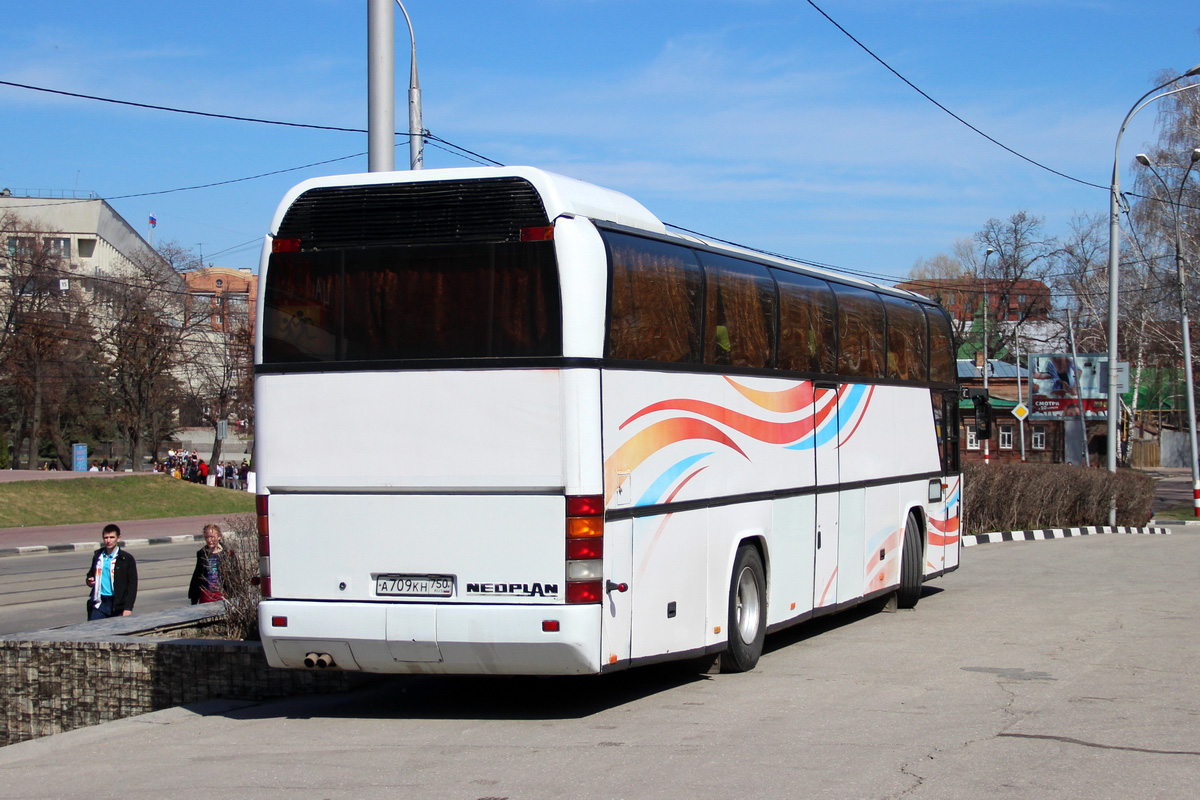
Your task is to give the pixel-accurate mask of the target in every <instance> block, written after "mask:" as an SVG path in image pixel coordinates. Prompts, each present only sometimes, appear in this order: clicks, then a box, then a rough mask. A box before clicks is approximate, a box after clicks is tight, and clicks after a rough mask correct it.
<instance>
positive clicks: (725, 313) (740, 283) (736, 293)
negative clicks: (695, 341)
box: [700, 253, 776, 369]
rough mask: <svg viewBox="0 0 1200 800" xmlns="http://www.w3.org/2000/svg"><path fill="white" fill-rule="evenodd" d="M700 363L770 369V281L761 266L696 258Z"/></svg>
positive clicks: (772, 285)
mask: <svg viewBox="0 0 1200 800" xmlns="http://www.w3.org/2000/svg"><path fill="white" fill-rule="evenodd" d="M700 260H701V263H702V264H703V265H704V273H705V278H706V281H705V284H706V292H705V295H706V300H705V316H704V319H705V322H704V327H705V330H704V363H706V364H722V365H731V366H735V367H758V368H760V369H761V368H766V367H773V366H774V365H775V305H776V301H775V281H774V280H772V279H771V274H770V273H769V272H768V271H767V268H766V267H764V266H762V265H761V264H755V263H753V262H750V261H742V260H740V259H736V258H729V257H728V256H720V255H715V254H713V253H702V254H701V255H700Z"/></svg>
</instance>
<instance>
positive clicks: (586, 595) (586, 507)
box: [567, 495, 604, 603]
mask: <svg viewBox="0 0 1200 800" xmlns="http://www.w3.org/2000/svg"><path fill="white" fill-rule="evenodd" d="M603 556H604V498H603V497H602V496H600V495H586V496H580V497H568V498H567V602H568V603H599V602H601V601H602V600H603V599H604V590H603V588H602V585H601V581H600V580H596V579H597V578H599V577H600V576H601V575H602V574H603V571H604V564H603V561H602V558H603ZM573 576H574V577H575V578H576V580H572V579H571V578H572V577H573Z"/></svg>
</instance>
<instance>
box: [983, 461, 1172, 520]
mask: <svg viewBox="0 0 1200 800" xmlns="http://www.w3.org/2000/svg"><path fill="white" fill-rule="evenodd" d="M1114 494H1115V495H1116V498H1117V524H1118V525H1129V526H1142V525H1145V524H1146V523H1147V522H1148V521H1149V520H1150V517H1151V514H1152V505H1153V503H1154V480H1153V479H1152V478H1149V477H1147V476H1146V475H1143V474H1142V473H1140V472H1135V471H1133V470H1119V471H1118V472H1117V473H1116V474H1113V473H1111V472H1108V471H1106V470H1102V469H1085V468H1082V467H1073V466H1070V465H1068V464H991V465H986V466H985V465H983V464H978V463H969V464H966V465H965V466H964V469H963V505H964V506H965V510H966V513H965V523H964V528H963V532H964V533H968V534H971V533H989V532H991V531H1018V530H1029V529H1036V528H1075V527H1082V526H1085V525H1107V524H1108V513H1109V507H1110V505H1111V503H1112V497H1113V495H1114Z"/></svg>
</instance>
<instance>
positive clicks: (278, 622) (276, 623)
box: [271, 617, 287, 628]
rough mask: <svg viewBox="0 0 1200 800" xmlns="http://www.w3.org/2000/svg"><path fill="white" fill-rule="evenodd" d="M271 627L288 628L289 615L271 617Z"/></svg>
mask: <svg viewBox="0 0 1200 800" xmlns="http://www.w3.org/2000/svg"><path fill="white" fill-rule="evenodd" d="M271 627H272V628H286V627H287V617H271Z"/></svg>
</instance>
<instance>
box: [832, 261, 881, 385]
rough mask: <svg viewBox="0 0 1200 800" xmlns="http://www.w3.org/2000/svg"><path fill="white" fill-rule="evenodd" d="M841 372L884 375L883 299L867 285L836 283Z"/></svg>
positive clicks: (867, 375) (864, 375)
mask: <svg viewBox="0 0 1200 800" xmlns="http://www.w3.org/2000/svg"><path fill="white" fill-rule="evenodd" d="M834 292H836V293H837V301H838V373H839V374H841V375H845V376H847V377H863V378H882V377H883V375H884V364H885V361H886V355H885V353H886V351H885V349H884V333H885V330H884V329H885V326H884V316H883V302H882V301H881V300H880V299H879V295H877V294H875V293H874V292H871V291H867V290H866V289H858V288H854V287H851V286H842V285H841V284H837V285H836V286H835V287H834Z"/></svg>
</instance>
